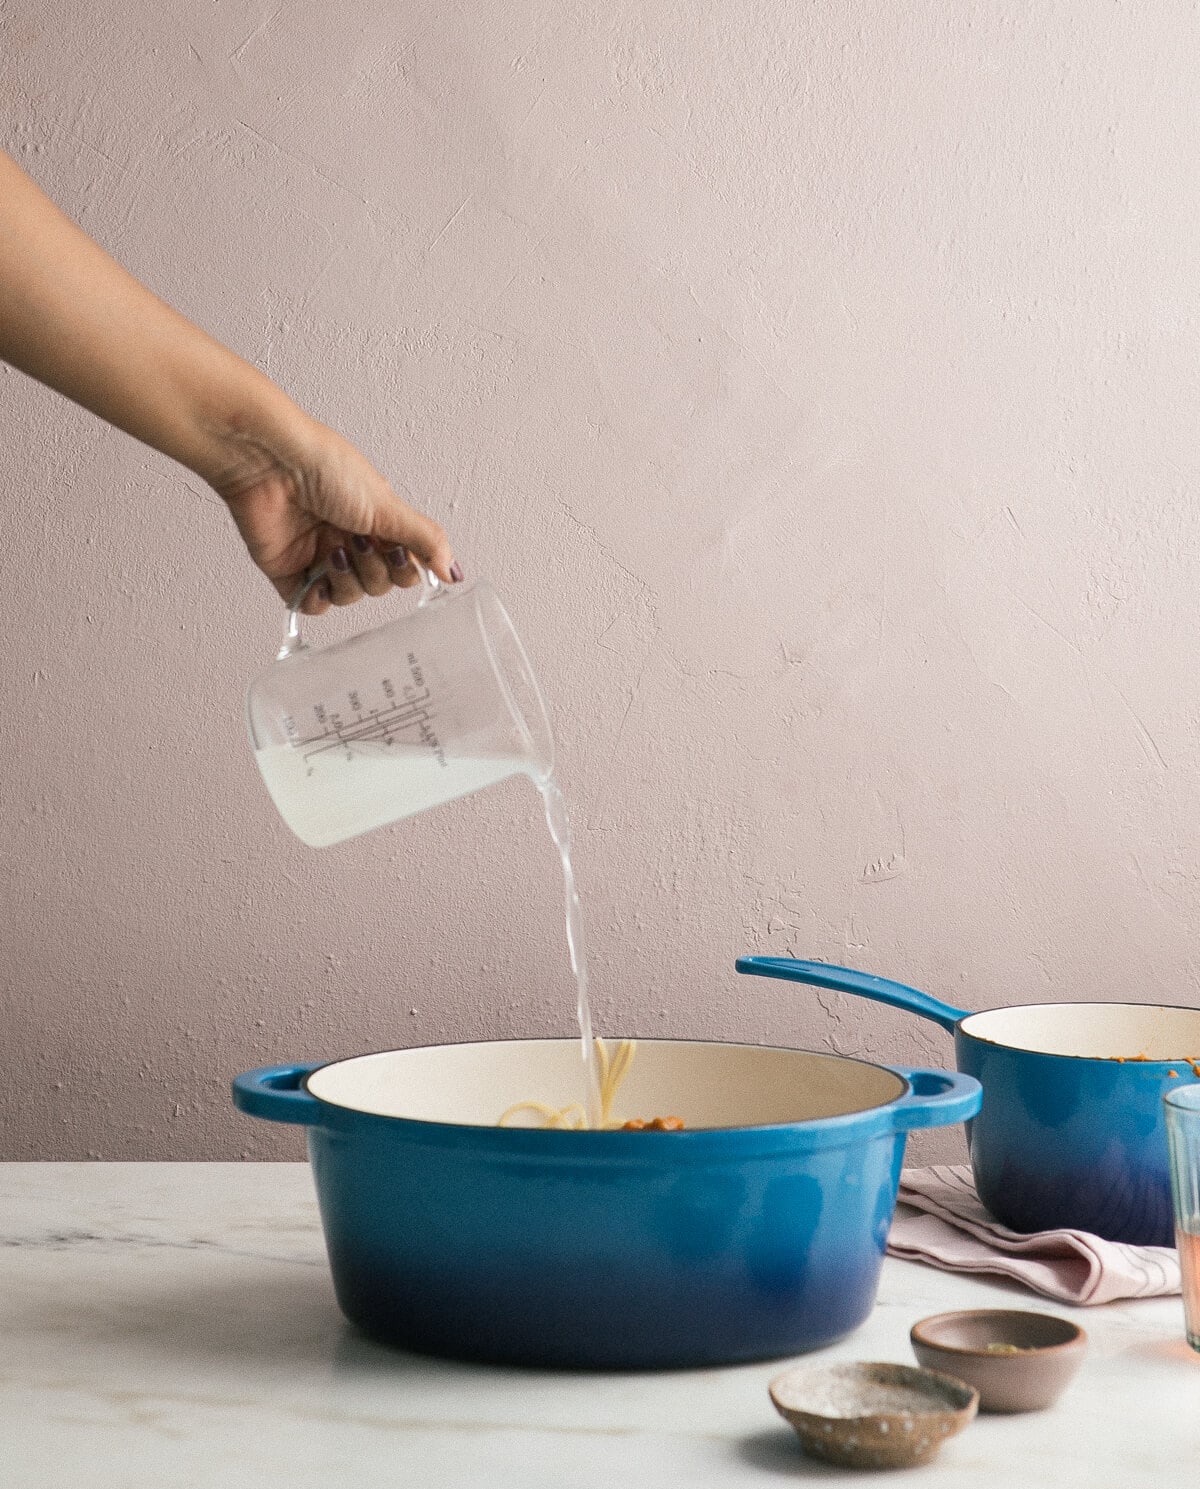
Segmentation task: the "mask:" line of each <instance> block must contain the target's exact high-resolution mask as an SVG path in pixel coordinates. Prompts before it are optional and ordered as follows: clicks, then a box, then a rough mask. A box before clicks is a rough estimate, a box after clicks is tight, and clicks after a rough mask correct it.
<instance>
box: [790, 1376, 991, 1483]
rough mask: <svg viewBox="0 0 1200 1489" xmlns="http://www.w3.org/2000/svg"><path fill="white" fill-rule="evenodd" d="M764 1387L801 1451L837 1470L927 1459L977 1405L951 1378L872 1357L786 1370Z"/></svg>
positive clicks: (970, 1393)
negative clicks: (767, 1386) (837, 1468)
mask: <svg viewBox="0 0 1200 1489" xmlns="http://www.w3.org/2000/svg"><path fill="white" fill-rule="evenodd" d="M770 1392H771V1400H772V1401H773V1402H774V1403H775V1409H776V1411H778V1412H779V1414H780V1416H782V1417H784V1418H785V1419H786V1420H787V1421H788V1422H790V1423H791V1425H792V1427H793V1428H795V1431H796V1434H797V1436H798V1437H799V1438H800V1443H801V1446H802V1447H803V1448H804V1451H805V1452H806V1453H809V1454H811V1455H812V1456H813V1457H814V1458H821V1459H824V1461H825V1462H826V1463H836V1464H838V1465H839V1466H841V1467H843V1468H906V1467H912V1466H915V1465H916V1464H920V1463H928V1462H929V1460H930V1459H931V1458H932V1457H933V1456H934V1455H935V1454H936V1453H937V1451H938V1449H939V1448H940V1447H941V1445H942V1444H943V1443H944V1442H945V1441H946V1440H947V1438H950V1437H953V1436H954V1435H955V1433H957V1432H961V1431H962V1429H963V1428H964V1427H965V1426H966V1425H967V1423H968V1422H969V1421H970V1420H971V1419H972V1417H974V1415H975V1413H976V1411H977V1410H978V1409H979V1392H978V1391H976V1390H975V1389H974V1388H973V1387H972V1386H968V1385H966V1384H964V1382H962V1381H960V1380H955V1379H954V1378H953V1377H952V1376H949V1375H940V1374H939V1373H938V1372H937V1371H934V1370H917V1369H915V1368H914V1367H913V1366H911V1365H892V1364H883V1363H877V1362H872V1361H855V1362H852V1363H850V1364H845V1365H832V1366H829V1367H827V1368H825V1369H823V1370H813V1369H811V1368H809V1367H804V1368H801V1369H798V1370H789V1371H786V1372H785V1373H784V1374H783V1375H779V1376H776V1378H775V1379H774V1380H773V1381H772V1382H771V1386H770Z"/></svg>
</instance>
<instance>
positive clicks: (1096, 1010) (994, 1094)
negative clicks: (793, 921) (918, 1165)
mask: <svg viewBox="0 0 1200 1489" xmlns="http://www.w3.org/2000/svg"><path fill="white" fill-rule="evenodd" d="M737 969H738V971H739V972H752V973H755V974H757V975H758V976H760V977H782V978H786V979H788V980H789V981H792V982H804V983H809V984H811V985H812V986H814V987H823V988H831V989H834V990H836V991H837V992H842V993H855V994H857V995H858V996H860V997H864V998H872V999H874V1000H875V1002H877V1003H890V1004H893V1005H894V1006H895V1007H897V1008H907V1009H909V1010H910V1011H911V1012H913V1013H919V1014H920V1015H921V1017H922V1018H927V1019H932V1020H933V1021H934V1022H935V1023H937V1024H941V1026H942V1028H943V1029H948V1030H950V1031H951V1032H952V1033H953V1035H954V1044H955V1049H956V1052H957V1060H958V1068H959V1070H961V1071H963V1072H964V1073H966V1074H968V1075H973V1076H975V1078H976V1079H977V1080H978V1081H979V1082H980V1083H981V1084H982V1086H983V1108H982V1110H981V1111H980V1113H979V1115H978V1116H977V1117H976V1118H975V1119H974V1121H972V1122H970V1123H968V1125H967V1146H968V1148H969V1149H970V1154H971V1166H972V1168H973V1169H974V1171H975V1185H976V1188H977V1189H978V1191H979V1197H980V1199H981V1200H982V1201H983V1203H984V1204H985V1205H986V1206H987V1208H988V1209H989V1210H990V1211H991V1212H992V1214H993V1215H994V1216H995V1217H996V1219H997V1220H999V1221H1001V1222H1002V1223H1003V1224H1004V1225H1007V1226H1009V1227H1011V1228H1012V1229H1013V1230H1017V1231H1037V1230H1050V1229H1055V1228H1058V1227H1070V1228H1074V1229H1076V1230H1085V1231H1091V1232H1092V1233H1093V1234H1094V1235H1098V1236H1104V1237H1107V1239H1109V1240H1111V1241H1128V1242H1132V1243H1134V1244H1137V1245H1154V1246H1171V1245H1173V1244H1174V1239H1175V1235H1174V1223H1173V1220H1172V1214H1171V1183H1170V1175H1169V1172H1168V1168H1167V1138H1166V1129H1165V1125H1164V1121H1163V1094H1164V1092H1165V1091H1167V1090H1169V1089H1171V1088H1172V1087H1176V1086H1179V1085H1181V1084H1184V1083H1187V1082H1190V1081H1194V1080H1195V1079H1196V1078H1197V1076H1198V1075H1200V1065H1197V1063H1196V1057H1200V1009H1198V1008H1181V1007H1174V1006H1172V1005H1169V1004H1154V1003H1036V1004H1026V1005H1023V1006H1017V1007H1011V1008H993V1009H990V1010H988V1011H987V1012H985V1013H968V1012H967V1011H966V1010H965V1009H961V1008H952V1007H951V1006H950V1005H949V1004H948V1003H942V1002H939V1001H938V999H937V998H933V997H930V995H929V994H928V993H922V992H919V991H918V990H917V989H916V988H911V987H905V986H904V985H903V984H902V983H899V982H889V981H888V980H887V979H886V978H883V977H873V976H871V975H870V974H868V973H866V972H854V971H851V970H850V969H849V968H847V967H833V966H827V965H826V964H825V963H823V962H801V961H793V960H792V959H791V958H790V957H767V956H745V957H741V958H740V959H739V960H738V962H737ZM1189 1057H1190V1058H1189Z"/></svg>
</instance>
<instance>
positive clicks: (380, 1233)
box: [233, 1065, 980, 1369]
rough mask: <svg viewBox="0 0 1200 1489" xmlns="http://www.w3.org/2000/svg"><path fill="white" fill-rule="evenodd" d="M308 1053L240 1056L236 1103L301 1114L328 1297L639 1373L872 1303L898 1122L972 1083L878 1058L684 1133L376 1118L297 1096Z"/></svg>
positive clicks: (355, 1315) (417, 1334)
mask: <svg viewBox="0 0 1200 1489" xmlns="http://www.w3.org/2000/svg"><path fill="white" fill-rule="evenodd" d="M317 1068H318V1067H317V1066H315V1065H278V1066H272V1067H268V1068H266V1069H261V1070H254V1071H250V1072H248V1073H247V1074H245V1075H241V1076H239V1077H238V1078H237V1079H236V1080H235V1081H234V1083H233V1097H234V1102H235V1104H236V1105H237V1106H238V1107H240V1108H241V1110H242V1111H245V1112H249V1113H251V1114H252V1115H253V1116H257V1117H263V1118H266V1119H267V1120H268V1121H276V1122H293V1123H300V1124H304V1125H305V1126H306V1127H307V1128H308V1146H309V1155H310V1158H311V1160H312V1168H313V1176H314V1179H315V1183H316V1190H317V1196H318V1201H319V1204H320V1209H321V1218H322V1223H323V1225H324V1229H325V1239H326V1244H327V1247H328V1251H329V1260H330V1265H331V1269H332V1272H333V1281H334V1287H335V1289H336V1292H337V1297H338V1302H339V1303H340V1305H341V1308H342V1311H343V1312H344V1313H345V1314H346V1316H347V1318H349V1319H350V1320H351V1321H352V1322H353V1323H355V1324H357V1325H358V1326H359V1327H360V1328H362V1329H363V1330H364V1331H365V1332H366V1333H368V1334H370V1335H372V1336H374V1337H376V1338H378V1339H381V1340H385V1341H387V1342H388V1343H391V1344H397V1345H402V1346H404V1347H406V1348H411V1349H415V1350H421V1351H426V1352H431V1353H435V1354H441V1355H450V1356H454V1357H457V1358H461V1359H474V1360H487V1361H496V1362H507V1363H512V1364H524V1365H546V1366H558V1367H585V1368H615V1369H644V1368H654V1367H682V1366H698V1365H717V1364H728V1363H733V1362H735V1361H740V1360H755V1359H767V1358H772V1357H778V1356H783V1355H793V1354H797V1353H800V1352H802V1351H805V1350H811V1349H816V1348H818V1347H819V1346H821V1345H825V1344H829V1343H832V1342H833V1341H834V1340H836V1339H839V1338H841V1337H842V1336H843V1335H845V1334H847V1333H849V1332H850V1331H851V1330H852V1329H854V1328H856V1327H857V1326H858V1325H859V1324H860V1323H861V1322H862V1321H863V1320H864V1319H865V1318H866V1317H867V1315H868V1313H869V1312H870V1311H871V1308H872V1306H873V1304H874V1301H875V1293H876V1289H877V1286H878V1281H879V1272H880V1267H881V1264H882V1261H883V1255H884V1249H885V1245H886V1240H887V1232H888V1228H889V1226H890V1224H891V1220H892V1213H893V1209H894V1207H895V1201H896V1190H897V1186H898V1182H899V1175H900V1166H901V1161H902V1159H903V1154H904V1140H905V1135H906V1133H907V1132H909V1131H910V1130H911V1129H913V1128H917V1127H932V1126H941V1125H946V1124H950V1123H955V1122H961V1121H963V1120H965V1119H966V1118H968V1117H970V1116H972V1115H973V1114H974V1113H975V1112H976V1111H977V1110H978V1108H979V1101H980V1090H979V1085H978V1083H977V1082H976V1081H975V1080H974V1079H972V1078H971V1077H969V1076H964V1075H952V1074H948V1073H946V1072H944V1071H935V1070H897V1071H896V1074H898V1075H899V1076H901V1077H902V1079H903V1080H904V1081H905V1082H906V1083H907V1088H906V1090H905V1091H904V1092H903V1094H902V1095H900V1096H899V1097H898V1099H896V1100H894V1101H891V1102H888V1103H886V1104H884V1105H881V1106H875V1107H872V1108H869V1109H867V1110H865V1111H858V1112H853V1113H850V1114H848V1115H845V1116H837V1117H829V1118H822V1119H817V1120H813V1121H808V1122H796V1123H789V1124H786V1125H779V1126H772V1127H747V1128H718V1129H696V1130H692V1131H685V1132H667V1133H657V1132H620V1131H614V1132H585V1133H580V1132H562V1131H552V1130H550V1131H547V1130H536V1131H531V1130H528V1129H514V1128H500V1127H480V1126H465V1125H461V1126H460V1125H452V1124H449V1123H442V1122H424V1121H413V1120H409V1119H406V1118H397V1117H382V1116H375V1115H371V1114H369V1113H366V1112H359V1111H355V1110H352V1109H350V1108H347V1107H343V1106H337V1105H333V1104H331V1103H327V1102H325V1101H322V1100H320V1099H318V1098H317V1097H315V1096H313V1095H311V1094H310V1093H309V1092H308V1091H307V1089H306V1088H305V1079H306V1077H307V1076H308V1075H309V1074H310V1073H311V1072H312V1071H313V1070H315V1069H317Z"/></svg>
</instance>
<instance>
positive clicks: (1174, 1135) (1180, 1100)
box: [1163, 1082, 1200, 1350]
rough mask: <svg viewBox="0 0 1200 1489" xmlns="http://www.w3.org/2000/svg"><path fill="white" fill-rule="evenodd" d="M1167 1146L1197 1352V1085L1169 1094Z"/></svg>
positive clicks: (1186, 1305)
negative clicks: (1169, 1151) (1168, 1147)
mask: <svg viewBox="0 0 1200 1489" xmlns="http://www.w3.org/2000/svg"><path fill="white" fill-rule="evenodd" d="M1163 1100H1164V1101H1165V1103H1166V1108H1167V1142H1168V1144H1169V1146H1170V1150H1171V1194H1172V1197H1173V1199H1174V1202H1175V1244H1176V1245H1177V1246H1178V1247H1179V1270H1180V1272H1181V1273H1182V1274H1183V1319H1184V1328H1185V1329H1186V1331H1187V1341H1188V1343H1189V1344H1190V1345H1191V1346H1192V1348H1193V1349H1194V1350H1200V1082H1197V1083H1196V1084H1193V1085H1187V1086H1181V1087H1180V1088H1179V1089H1178V1090H1176V1091H1168V1092H1167V1094H1166V1096H1165V1097H1164V1098H1163Z"/></svg>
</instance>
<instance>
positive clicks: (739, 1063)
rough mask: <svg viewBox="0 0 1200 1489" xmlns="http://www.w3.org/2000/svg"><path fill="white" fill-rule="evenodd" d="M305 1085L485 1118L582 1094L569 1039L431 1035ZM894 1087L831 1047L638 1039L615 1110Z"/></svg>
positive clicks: (732, 1108)
mask: <svg viewBox="0 0 1200 1489" xmlns="http://www.w3.org/2000/svg"><path fill="white" fill-rule="evenodd" d="M308 1089H309V1090H310V1091H311V1092H312V1094H313V1095H314V1096H316V1097H319V1098H320V1099H321V1100H322V1101H328V1102H332V1103H333V1104H334V1105H336V1106H343V1107H350V1108H352V1109H353V1110H355V1111H362V1112H371V1113H374V1114H376V1115H378V1116H385V1117H408V1118H412V1119H415V1120H417V1121H423V1122H454V1123H466V1124H470V1125H481V1126H491V1125H492V1124H494V1123H495V1121H496V1119H497V1118H498V1117H499V1116H500V1114H501V1112H503V1111H505V1110H506V1109H507V1108H508V1107H511V1106H512V1105H513V1104H514V1103H516V1102H519V1101H527V1100H535V1101H544V1102H546V1103H547V1104H548V1105H550V1106H553V1107H565V1106H567V1105H569V1104H570V1103H572V1102H578V1101H580V1100H581V1099H582V1097H583V1091H584V1079H583V1061H582V1058H581V1055H580V1049H579V1041H578V1040H573V1039H562V1040H557V1039H556V1040H504V1041H497V1042H490V1043H484V1044H454V1045H433V1046H430V1047H428V1048H425V1049H412V1050H391V1051H387V1052H384V1053H381V1054H375V1055H360V1056H358V1057H356V1058H354V1059H351V1060H341V1061H338V1062H337V1063H336V1064H334V1065H326V1066H324V1067H323V1068H322V1069H321V1070H318V1071H316V1072H314V1074H313V1075H311V1076H310V1077H309V1080H308ZM904 1089H905V1083H904V1081H903V1080H902V1079H901V1078H900V1077H899V1076H897V1075H895V1074H894V1073H893V1072H892V1071H890V1070H885V1069H883V1068H882V1067H880V1066H878V1065H869V1064H867V1063H865V1062H864V1061H861V1060H850V1059H843V1058H842V1057H840V1056H837V1055H819V1054H812V1053H810V1052H808V1051H805V1050H787V1049H775V1048H770V1047H766V1046H761V1045H741V1044H706V1043H698V1042H696V1043H693V1042H689V1041H682V1040H641V1041H639V1042H638V1046H637V1054H636V1056H635V1058H634V1061H633V1065H632V1067H631V1069H630V1071H629V1074H628V1076H627V1077H626V1079H625V1081H624V1083H623V1084H622V1086H621V1088H620V1091H619V1093H618V1096H617V1100H616V1103H615V1107H614V1111H613V1116H614V1118H615V1119H616V1120H618V1121H624V1120H626V1119H627V1118H629V1117H644V1118H649V1117H665V1116H676V1117H682V1119H683V1121H684V1123H685V1124H686V1126H687V1127H689V1128H695V1127H758V1126H769V1125H774V1124H777V1123H784V1122H806V1121H812V1120H814V1119H816V1118H821V1117H835V1116H843V1115H846V1114H848V1113H850V1112H858V1111H865V1110H868V1109H869V1108H872V1107H878V1106H883V1105H885V1104H886V1103H887V1102H890V1101H895V1100H896V1099H897V1097H899V1096H901V1095H902V1094H903V1093H904Z"/></svg>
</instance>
